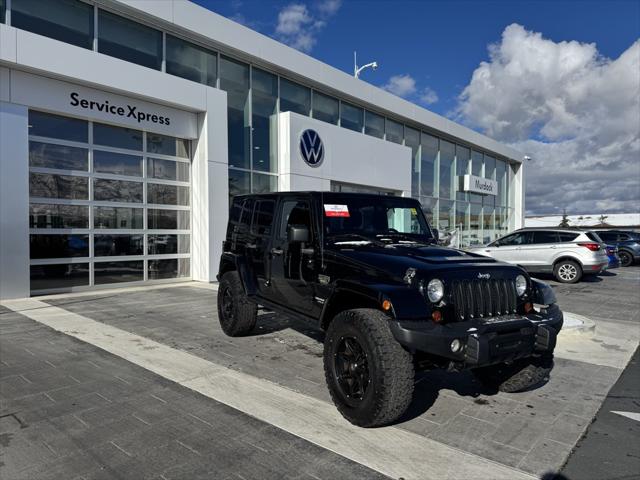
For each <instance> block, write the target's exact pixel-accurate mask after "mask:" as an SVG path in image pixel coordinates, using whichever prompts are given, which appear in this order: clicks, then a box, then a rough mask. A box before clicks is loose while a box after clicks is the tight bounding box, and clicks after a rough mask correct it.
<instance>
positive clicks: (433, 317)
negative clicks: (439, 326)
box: [431, 310, 442, 323]
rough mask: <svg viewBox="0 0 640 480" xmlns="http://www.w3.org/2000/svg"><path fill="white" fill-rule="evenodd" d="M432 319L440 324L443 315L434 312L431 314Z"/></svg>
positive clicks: (436, 311) (437, 311) (438, 311)
mask: <svg viewBox="0 0 640 480" xmlns="http://www.w3.org/2000/svg"><path fill="white" fill-rule="evenodd" d="M431 319H432V320H433V321H434V322H436V323H440V322H441V321H442V313H441V312H440V310H434V311H433V312H432V313H431Z"/></svg>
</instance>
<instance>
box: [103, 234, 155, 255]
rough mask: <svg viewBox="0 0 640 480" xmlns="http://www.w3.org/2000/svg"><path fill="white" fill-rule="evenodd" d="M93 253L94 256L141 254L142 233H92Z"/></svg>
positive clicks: (142, 250)
mask: <svg viewBox="0 0 640 480" xmlns="http://www.w3.org/2000/svg"><path fill="white" fill-rule="evenodd" d="M93 254H94V255H95V256H96V257H110V256H114V255H143V254H144V235H142V234H140V235H94V236H93Z"/></svg>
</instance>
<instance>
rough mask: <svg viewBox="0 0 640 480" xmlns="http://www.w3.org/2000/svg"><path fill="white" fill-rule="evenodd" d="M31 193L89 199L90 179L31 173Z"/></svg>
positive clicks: (39, 195) (51, 196) (43, 195)
mask: <svg viewBox="0 0 640 480" xmlns="http://www.w3.org/2000/svg"><path fill="white" fill-rule="evenodd" d="M29 195H30V196H32V197H45V198H65V199H68V200H88V199H89V179H88V178H87V177H72V176H71V175H55V174H50V173H33V172H30V173H29Z"/></svg>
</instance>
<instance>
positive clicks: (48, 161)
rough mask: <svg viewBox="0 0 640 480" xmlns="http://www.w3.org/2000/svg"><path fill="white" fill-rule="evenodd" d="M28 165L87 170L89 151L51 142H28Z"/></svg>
mask: <svg viewBox="0 0 640 480" xmlns="http://www.w3.org/2000/svg"><path fill="white" fill-rule="evenodd" d="M29 166H30V167H43V168H57V169H59V170H82V171H85V172H86V171H88V170H89V151H88V150H87V149H86V148H79V147H68V146H66V145H55V144H53V143H42V142H34V141H30V142H29Z"/></svg>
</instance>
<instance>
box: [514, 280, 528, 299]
mask: <svg viewBox="0 0 640 480" xmlns="http://www.w3.org/2000/svg"><path fill="white" fill-rule="evenodd" d="M526 291H527V279H526V278H524V275H518V276H517V277H516V293H517V294H518V296H519V297H521V296H522V295H524V292H526Z"/></svg>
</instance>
